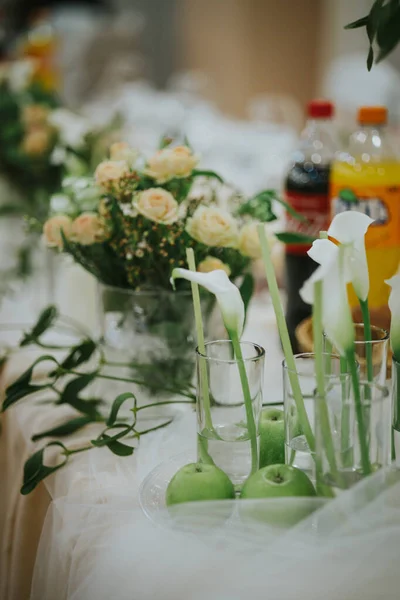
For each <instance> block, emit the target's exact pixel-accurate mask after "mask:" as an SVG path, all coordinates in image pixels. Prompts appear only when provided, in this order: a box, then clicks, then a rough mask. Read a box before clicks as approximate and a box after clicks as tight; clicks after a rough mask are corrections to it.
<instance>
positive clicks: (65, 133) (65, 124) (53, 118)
mask: <svg viewBox="0 0 400 600" xmlns="http://www.w3.org/2000/svg"><path fill="white" fill-rule="evenodd" d="M48 121H49V123H50V124H51V125H53V126H54V127H55V128H56V129H57V131H58V133H59V136H60V141H61V143H62V144H65V145H66V146H69V147H70V148H81V147H82V146H83V145H84V143H85V137H86V135H87V134H88V133H89V132H90V131H91V130H92V125H91V123H90V121H88V120H87V119H85V118H83V117H81V116H80V115H76V114H75V113H73V112H71V111H70V110H67V109H66V108H57V109H56V110H53V111H52V112H51V113H50V115H49V118H48Z"/></svg>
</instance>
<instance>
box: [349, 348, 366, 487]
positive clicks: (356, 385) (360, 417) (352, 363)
mask: <svg viewBox="0 0 400 600" xmlns="http://www.w3.org/2000/svg"><path fill="white" fill-rule="evenodd" d="M346 358H347V364H348V367H349V371H350V375H351V380H352V384H353V392H354V405H355V409H356V417H357V427H358V440H359V444H360V454H361V466H362V470H363V475H364V476H365V475H369V474H370V473H371V463H370V460H369V451H368V444H367V436H366V431H365V425H364V411H363V406H362V403H361V391H360V381H359V379H358V370H357V362H356V355H355V352H354V349H353V348H351V349H350V350H347V352H346Z"/></svg>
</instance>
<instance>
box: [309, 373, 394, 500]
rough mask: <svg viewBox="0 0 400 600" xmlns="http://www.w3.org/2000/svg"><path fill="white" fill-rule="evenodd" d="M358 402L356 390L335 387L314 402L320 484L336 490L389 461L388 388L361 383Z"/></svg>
mask: <svg viewBox="0 0 400 600" xmlns="http://www.w3.org/2000/svg"><path fill="white" fill-rule="evenodd" d="M359 396H360V398H359V401H356V399H355V394H354V390H353V387H352V386H351V387H350V388H349V389H348V390H345V389H343V387H342V386H341V385H340V384H334V385H332V386H330V387H329V389H327V390H326V393H325V397H323V398H321V397H318V396H316V399H315V454H316V464H317V465H318V466H319V469H318V470H317V484H320V485H324V486H326V485H328V486H330V487H331V488H333V489H334V490H336V491H340V490H341V489H348V488H350V487H352V486H353V485H355V484H356V483H357V482H359V481H360V480H361V479H362V478H363V477H365V476H367V475H369V474H370V473H373V472H375V471H376V470H378V469H380V468H381V467H384V466H386V465H388V464H389V462H390V447H391V444H390V441H391V435H390V430H391V427H390V425H391V407H390V396H389V392H388V389H387V388H386V387H383V386H380V385H378V384H375V383H370V382H368V381H360V382H359Z"/></svg>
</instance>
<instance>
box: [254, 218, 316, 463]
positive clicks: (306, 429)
mask: <svg viewBox="0 0 400 600" xmlns="http://www.w3.org/2000/svg"><path fill="white" fill-rule="evenodd" d="M257 231H258V235H259V238H260V244H261V251H262V257H263V262H264V268H265V276H266V279H267V282H268V287H269V292H270V294H271V300H272V304H273V307H274V311H275V317H276V322H277V325H278V330H279V336H280V338H281V342H282V347H283V353H284V355H285V359H286V365H287V369H288V375H289V381H290V386H291V388H292V392H293V397H294V401H295V403H296V409H297V414H298V416H299V422H300V426H301V429H302V431H303V433H304V436H305V438H306V440H307V444H308V447H309V449H310V452H311V453H312V456H314V454H313V453H314V450H315V439H314V434H313V432H312V429H311V426H310V422H309V420H308V416H307V411H306V408H305V406H304V400H303V394H302V392H301V387H300V382H299V377H298V375H297V371H296V363H295V360H294V356H293V351H292V346H291V343H290V338H289V332H288V328H287V325H286V321H285V315H284V312H283V307H282V303H281V299H280V295H279V288H278V282H277V280H276V275H275V270H274V265H273V263H272V259H271V252H270V249H269V244H268V240H267V236H266V235H265V229H264V225H263V224H260V225H258V227H257Z"/></svg>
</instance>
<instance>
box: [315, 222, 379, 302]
mask: <svg viewBox="0 0 400 600" xmlns="http://www.w3.org/2000/svg"><path fill="white" fill-rule="evenodd" d="M373 222H374V220H373V219H371V217H369V216H368V215H365V214H364V213H361V212H357V211H351V210H349V211H346V212H342V213H340V214H338V215H336V216H335V217H334V219H333V221H332V223H331V225H330V227H329V229H328V235H329V236H330V237H332V238H334V239H335V240H337V241H338V242H339V244H341V245H343V246H344V248H345V265H346V266H345V268H346V269H348V271H349V273H350V278H351V283H352V285H353V288H354V291H355V293H356V296H357V298H358V299H359V300H361V301H363V302H365V301H366V300H367V298H368V292H369V273H368V263H367V254H366V251H365V234H366V233H367V230H368V227H369V226H370V225H371V223H373ZM317 262H319V261H317Z"/></svg>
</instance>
